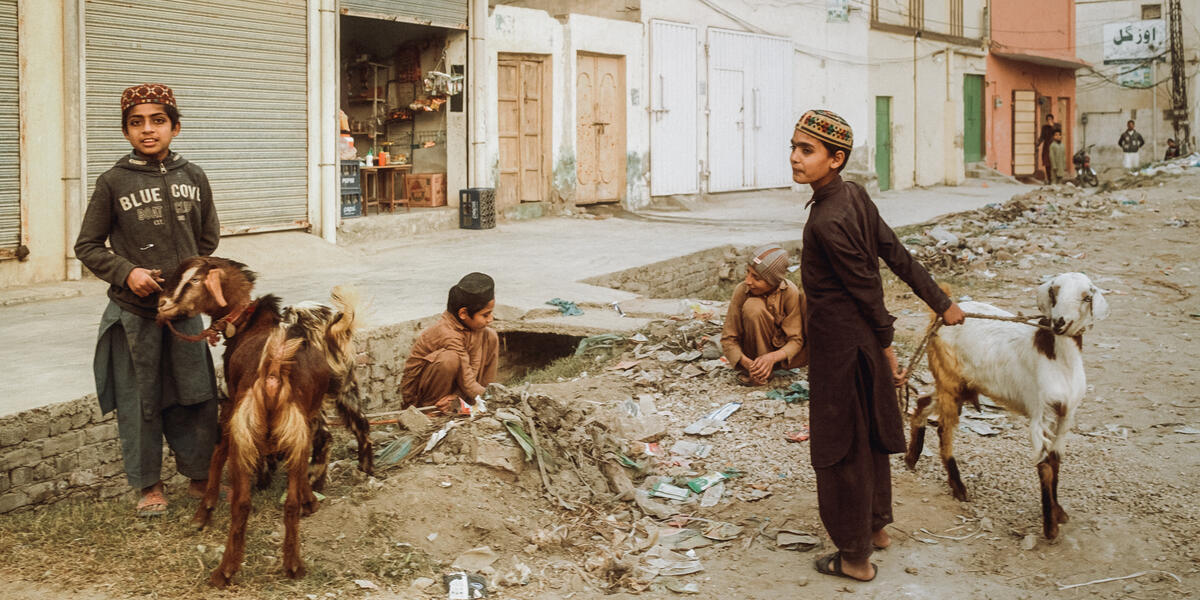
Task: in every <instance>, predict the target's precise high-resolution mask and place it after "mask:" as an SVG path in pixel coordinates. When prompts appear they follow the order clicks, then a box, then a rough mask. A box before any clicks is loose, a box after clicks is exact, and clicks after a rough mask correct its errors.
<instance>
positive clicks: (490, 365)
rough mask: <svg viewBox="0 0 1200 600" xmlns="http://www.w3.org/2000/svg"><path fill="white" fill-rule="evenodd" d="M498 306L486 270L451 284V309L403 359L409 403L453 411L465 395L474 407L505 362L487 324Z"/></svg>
mask: <svg viewBox="0 0 1200 600" xmlns="http://www.w3.org/2000/svg"><path fill="white" fill-rule="evenodd" d="M495 307H496V290H495V282H494V281H492V278H491V277H489V276H487V275H485V274H483V273H471V274H469V275H467V276H465V277H463V278H462V279H461V280H459V282H458V283H457V284H455V285H454V287H452V288H450V293H449V295H448V297H447V299H446V312H444V313H442V317H441V319H439V320H438V322H437V323H435V324H433V325H432V326H430V327H429V328H428V329H425V330H424V331H422V332H421V335H420V336H419V337H417V342H416V343H415V344H413V347H412V351H411V352H410V353H409V356H408V360H407V361H405V362H404V376H403V378H401V380H400V394H401V397H402V399H403V400H402V404H403V406H404V407H409V406H416V407H423V406H437V408H438V410H440V411H442V412H444V413H450V412H455V411H456V410H457V408H458V405H459V400H460V399H462V400H464V401H466V402H467V403H468V404H472V405H473V404H474V403H475V398H476V397H478V396H481V395H483V393H484V391H485V390H486V387H487V384H489V383H491V382H493V381H495V380H496V366H497V364H498V363H499V362H500V336H499V335H497V334H496V330H495V329H492V328H491V327H488V325H490V324H491V322H492V311H493V310H494V309H495Z"/></svg>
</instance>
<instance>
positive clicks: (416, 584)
mask: <svg viewBox="0 0 1200 600" xmlns="http://www.w3.org/2000/svg"><path fill="white" fill-rule="evenodd" d="M434 583H435V582H434V581H433V580H432V579H430V578H428V577H418V578H416V579H414V580H413V582H412V586H411V587H412V588H413V589H415V590H423V589H425V588H427V587H429V586H431V585H433V584H434Z"/></svg>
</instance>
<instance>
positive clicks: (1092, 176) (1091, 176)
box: [1071, 144, 1100, 187]
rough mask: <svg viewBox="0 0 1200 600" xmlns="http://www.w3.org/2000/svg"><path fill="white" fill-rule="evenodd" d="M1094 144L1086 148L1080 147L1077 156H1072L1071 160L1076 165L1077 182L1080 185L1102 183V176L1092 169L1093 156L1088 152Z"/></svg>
mask: <svg viewBox="0 0 1200 600" xmlns="http://www.w3.org/2000/svg"><path fill="white" fill-rule="evenodd" d="M1092 146H1095V144H1092V145H1091V146H1088V147H1086V148H1080V149H1079V151H1078V152H1076V153H1075V156H1073V157H1071V162H1072V163H1074V165H1075V183H1076V184H1077V185H1079V186H1080V187H1083V186H1085V185H1090V186H1093V187H1094V186H1097V185H1100V178H1099V177H1098V176H1097V175H1096V171H1095V170H1094V169H1092V156H1091V155H1090V154H1088V151H1089V150H1091V149H1092Z"/></svg>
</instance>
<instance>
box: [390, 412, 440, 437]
mask: <svg viewBox="0 0 1200 600" xmlns="http://www.w3.org/2000/svg"><path fill="white" fill-rule="evenodd" d="M396 419H397V420H398V421H400V426H401V427H404V428H405V429H407V430H409V431H411V432H413V433H416V434H422V433H425V432H426V431H428V430H429V428H430V427H433V421H431V420H430V419H429V417H427V416H425V413H423V412H421V411H419V410H417V409H416V408H413V407H411V406H410V407H408V408H406V409H404V410H403V411H401V413H400V414H398V415H396Z"/></svg>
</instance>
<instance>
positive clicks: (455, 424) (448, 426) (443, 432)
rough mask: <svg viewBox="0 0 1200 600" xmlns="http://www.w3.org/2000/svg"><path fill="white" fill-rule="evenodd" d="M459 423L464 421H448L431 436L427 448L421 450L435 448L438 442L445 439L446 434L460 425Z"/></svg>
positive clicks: (426, 450)
mask: <svg viewBox="0 0 1200 600" xmlns="http://www.w3.org/2000/svg"><path fill="white" fill-rule="evenodd" d="M459 423H462V421H450V422H449V423H446V425H445V426H444V427H442V428H441V429H439V430H438V432H437V433H435V434H433V435H432V436H430V438H429V441H428V442H425V449H424V450H422V451H421V452H429V451H430V450H433V447H434V446H437V445H438V442H441V441H442V440H443V439H445V437H446V434H448V433H450V430H451V429H454V428H455V427H458V424H459Z"/></svg>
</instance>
